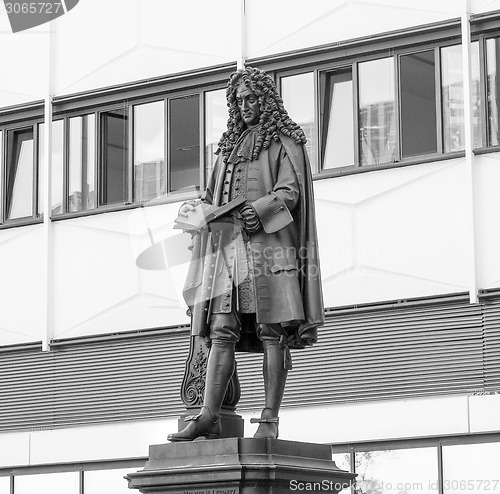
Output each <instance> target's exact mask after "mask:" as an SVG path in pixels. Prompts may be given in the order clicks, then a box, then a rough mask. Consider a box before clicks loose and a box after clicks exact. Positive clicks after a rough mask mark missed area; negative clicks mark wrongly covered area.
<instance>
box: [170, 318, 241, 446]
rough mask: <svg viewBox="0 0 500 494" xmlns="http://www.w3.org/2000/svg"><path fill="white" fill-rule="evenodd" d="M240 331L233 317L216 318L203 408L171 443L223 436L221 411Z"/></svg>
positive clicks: (173, 436) (187, 418) (213, 321)
mask: <svg viewBox="0 0 500 494" xmlns="http://www.w3.org/2000/svg"><path fill="white" fill-rule="evenodd" d="M238 332H239V326H238V322H237V319H236V317H235V316H234V315H233V314H214V315H213V317H212V324H211V331H210V335H211V340H212V345H211V349H210V354H209V356H208V363H207V374H206V381H205V395H204V399H203V406H202V408H201V411H200V413H199V414H198V415H194V416H190V417H186V419H185V420H186V421H187V422H188V425H187V426H186V427H185V428H184V429H183V430H182V431H180V432H177V433H174V434H169V436H168V440H169V441H192V440H193V439H196V438H197V437H201V436H203V437H206V438H207V439H216V438H218V437H220V434H221V424H220V410H221V407H222V401H223V400H224V395H225V394H226V390H227V386H228V384H229V381H230V379H231V377H232V375H233V372H234V368H235V353H234V348H235V345H236V342H237V340H238V337H239V333H238Z"/></svg>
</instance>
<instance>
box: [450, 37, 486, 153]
mask: <svg viewBox="0 0 500 494" xmlns="http://www.w3.org/2000/svg"><path fill="white" fill-rule="evenodd" d="M471 72H472V86H471V92H472V101H473V106H472V126H473V132H474V137H473V138H474V142H473V147H474V148H477V147H480V146H481V101H480V94H481V93H480V83H479V43H477V42H474V43H472V44H471ZM441 81H442V87H441V92H442V105H443V148H444V152H445V153H449V152H452V151H460V150H463V149H464V148H465V125H464V81H463V68H462V46H461V45H455V46H448V47H446V48H442V49H441Z"/></svg>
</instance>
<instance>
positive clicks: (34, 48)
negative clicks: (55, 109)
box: [0, 2, 49, 108]
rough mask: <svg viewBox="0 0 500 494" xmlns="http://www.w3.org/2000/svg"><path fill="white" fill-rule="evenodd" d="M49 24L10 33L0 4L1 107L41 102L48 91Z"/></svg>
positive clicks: (7, 21)
mask: <svg viewBox="0 0 500 494" xmlns="http://www.w3.org/2000/svg"><path fill="white" fill-rule="evenodd" d="M48 32H49V24H44V25H42V26H38V27H35V28H32V29H29V30H28V31H21V32H18V33H15V34H14V33H12V31H11V27H10V24H9V19H8V17H7V12H6V11H5V6H4V3H3V2H2V3H1V5H0V66H1V67H2V82H1V84H0V108H2V107H4V106H12V105H18V104H22V103H26V102H30V101H36V100H40V99H43V98H44V97H45V95H46V94H47V92H48V74H49V34H48Z"/></svg>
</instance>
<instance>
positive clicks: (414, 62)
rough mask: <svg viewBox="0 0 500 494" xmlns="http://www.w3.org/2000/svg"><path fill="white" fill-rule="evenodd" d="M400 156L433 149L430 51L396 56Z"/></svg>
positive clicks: (433, 78) (433, 89)
mask: <svg viewBox="0 0 500 494" xmlns="http://www.w3.org/2000/svg"><path fill="white" fill-rule="evenodd" d="M399 71H400V84H401V88H400V90H401V142H402V155H403V157H406V156H416V155H419V154H427V153H436V152H437V133H436V73H435V72H436V71H435V63H434V50H428V51H425V52H420V53H412V54H411V55H403V56H401V57H400V65H399Z"/></svg>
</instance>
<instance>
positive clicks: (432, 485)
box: [354, 479, 500, 493]
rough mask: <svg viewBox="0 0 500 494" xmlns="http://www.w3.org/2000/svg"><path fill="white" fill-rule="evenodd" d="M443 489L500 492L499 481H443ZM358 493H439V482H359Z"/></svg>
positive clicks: (356, 488) (356, 487) (355, 486)
mask: <svg viewBox="0 0 500 494" xmlns="http://www.w3.org/2000/svg"><path fill="white" fill-rule="evenodd" d="M442 482H443V489H444V490H445V491H452V492H455V493H456V492H480V491H493V492H499V491H500V480H499V479H443V481H442ZM354 488H355V491H356V492H397V493H401V492H404V493H411V492H434V491H436V492H437V491H439V490H440V487H439V482H438V480H427V481H423V482H417V481H400V482H389V481H385V480H359V481H356V483H355V484H354Z"/></svg>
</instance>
